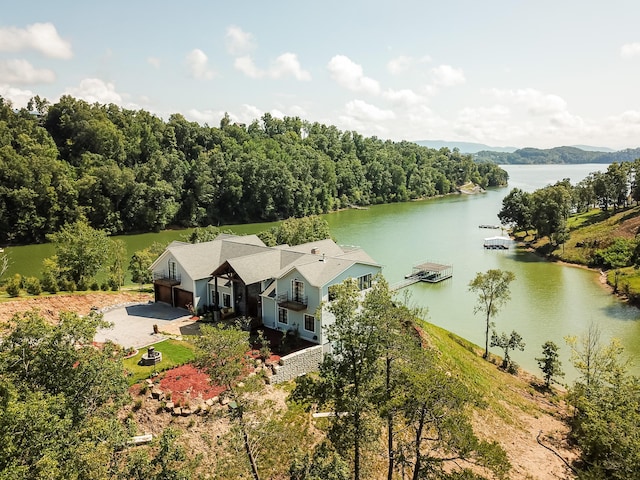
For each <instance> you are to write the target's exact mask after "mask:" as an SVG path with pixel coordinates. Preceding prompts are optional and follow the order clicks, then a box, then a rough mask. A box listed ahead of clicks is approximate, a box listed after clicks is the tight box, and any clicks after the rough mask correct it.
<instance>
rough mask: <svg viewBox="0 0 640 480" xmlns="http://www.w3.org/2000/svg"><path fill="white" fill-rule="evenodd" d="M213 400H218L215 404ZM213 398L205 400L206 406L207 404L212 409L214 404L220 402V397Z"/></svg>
mask: <svg viewBox="0 0 640 480" xmlns="http://www.w3.org/2000/svg"><path fill="white" fill-rule="evenodd" d="M213 398H215V399H216V401H215V402H214V400H213ZM213 398H209V399H207V400H205V402H204V404H205V405H206V406H207V407H211V406H213V404H214V403H218V402H217V399H218V397H213Z"/></svg>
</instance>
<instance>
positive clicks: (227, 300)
mask: <svg viewBox="0 0 640 480" xmlns="http://www.w3.org/2000/svg"><path fill="white" fill-rule="evenodd" d="M222 306H223V307H225V308H226V307H230V306H231V295H229V294H228V293H223V294H222Z"/></svg>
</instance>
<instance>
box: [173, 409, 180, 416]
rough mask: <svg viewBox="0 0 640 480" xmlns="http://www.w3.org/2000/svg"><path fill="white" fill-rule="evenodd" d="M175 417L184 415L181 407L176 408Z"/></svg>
mask: <svg viewBox="0 0 640 480" xmlns="http://www.w3.org/2000/svg"><path fill="white" fill-rule="evenodd" d="M172 413H173V414H174V415H176V416H177V415H180V414H181V413H182V409H181V408H180V407H175V408H174V409H173V412H172Z"/></svg>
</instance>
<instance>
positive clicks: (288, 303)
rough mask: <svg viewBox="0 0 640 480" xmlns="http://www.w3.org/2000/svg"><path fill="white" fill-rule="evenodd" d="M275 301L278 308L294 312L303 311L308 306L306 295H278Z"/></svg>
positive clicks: (286, 293)
mask: <svg viewBox="0 0 640 480" xmlns="http://www.w3.org/2000/svg"><path fill="white" fill-rule="evenodd" d="M276 301H277V302H278V306H280V307H282V308H288V309H289V310H296V311H301V310H305V309H306V308H307V305H308V304H309V303H308V300H307V296H306V295H290V294H289V292H284V293H279V294H278V295H277V296H276Z"/></svg>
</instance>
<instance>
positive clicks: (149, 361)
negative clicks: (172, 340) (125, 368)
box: [140, 347, 162, 366]
mask: <svg viewBox="0 0 640 480" xmlns="http://www.w3.org/2000/svg"><path fill="white" fill-rule="evenodd" d="M161 361H162V352H156V349H155V347H149V348H148V349H147V353H143V354H142V358H140V365H147V366H148V365H155V364H156V363H160V362H161Z"/></svg>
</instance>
